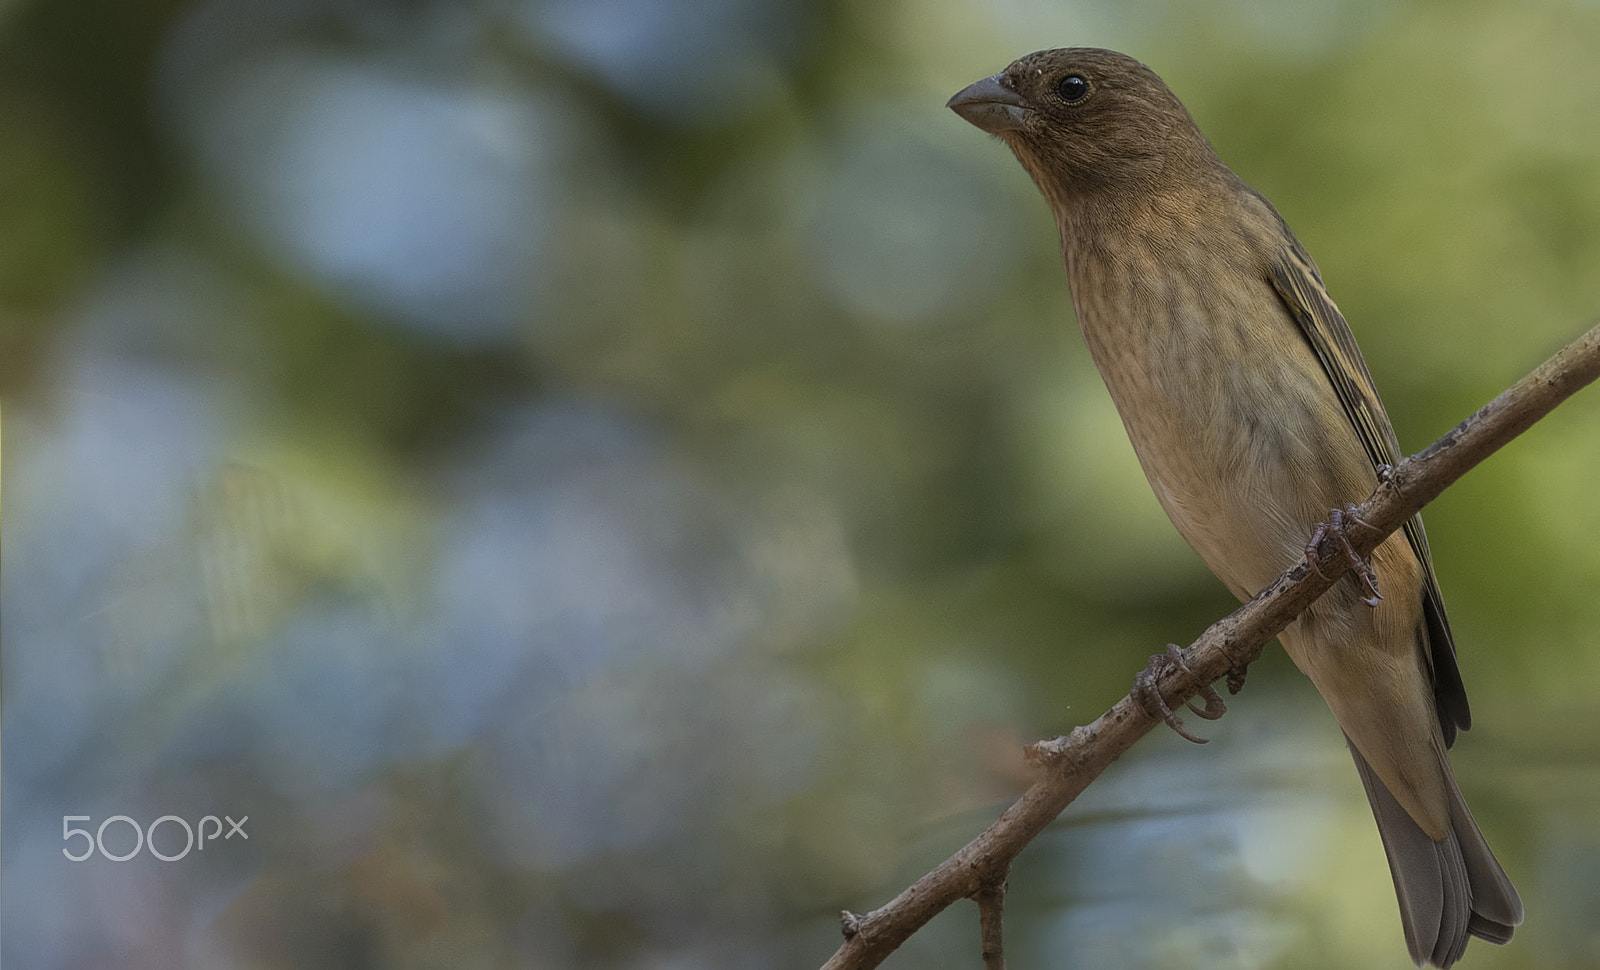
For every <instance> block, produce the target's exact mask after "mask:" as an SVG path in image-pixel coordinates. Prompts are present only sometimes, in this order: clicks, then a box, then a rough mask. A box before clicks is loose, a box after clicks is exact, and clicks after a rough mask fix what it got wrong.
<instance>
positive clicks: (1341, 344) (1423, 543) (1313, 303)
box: [1272, 237, 1472, 747]
mask: <svg viewBox="0 0 1600 970" xmlns="http://www.w3.org/2000/svg"><path fill="white" fill-rule="evenodd" d="M1291 238H1293V237H1291ZM1272 285H1273V287H1274V289H1276V290H1277V292H1278V297H1279V299H1281V300H1282V301H1283V305H1284V308H1285V309H1287V310H1288V311H1289V315H1290V316H1291V317H1292V318H1293V319H1294V322H1295V325H1296V326H1298V327H1299V328H1300V332H1301V333H1302V334H1303V335H1304V336H1305V338H1306V341H1307V342H1308V343H1309V344H1310V345H1311V349H1312V350H1313V351H1315V352H1316V355H1317V359H1318V360H1320V361H1321V362H1322V369H1323V371H1325V372H1326V373H1327V375H1328V380H1329V382H1330V383H1332V384H1333V388H1334V391H1335V392H1337V393H1338V395H1339V402H1340V404H1342V405H1343V406H1344V413H1345V416H1346V417H1348V418H1349V419H1350V424H1351V425H1352V426H1353V427H1354V428H1355V430H1356V434H1357V436H1359V437H1360V439H1361V444H1362V446H1363V447H1364V448H1366V451H1367V457H1368V458H1370V459H1371V460H1372V466H1373V468H1374V469H1376V468H1378V467H1379V466H1383V465H1389V466H1393V465H1394V463H1395V462H1396V461H1398V460H1399V455H1400V443H1399V441H1398V439H1396V438H1395V434H1394V427H1393V426H1392V425H1391V424H1390V423H1389V416H1388V414H1386V413H1385V412H1384V410H1383V402H1382V401H1380V400H1379V399H1378V392H1377V389H1376V388H1375V387H1374V385H1373V382H1372V374H1371V373H1370V372H1369V371H1368V370H1367V362H1366V360H1365V359H1363V358H1362V356H1361V350H1360V348H1359V347H1357V346H1356V340H1355V336H1354V335H1353V334H1351V333H1350V327H1349V325H1348V324H1346V323H1345V320H1344V316H1343V315H1342V314H1341V313H1340V312H1339V308H1338V307H1336V306H1334V303H1333V300H1332V299H1330V298H1329V296H1328V291H1327V290H1326V289H1325V288H1324V287H1323V285H1322V274H1320V273H1319V272H1318V271H1317V266H1316V263H1314V262H1313V261H1312V259H1311V256H1310V254H1308V253H1307V252H1306V251H1305V249H1304V248H1303V247H1302V246H1301V245H1300V243H1299V242H1298V241H1296V242H1295V243H1294V245H1293V247H1292V248H1290V249H1289V250H1288V251H1286V252H1284V253H1283V254H1282V255H1281V258H1279V259H1278V260H1277V261H1275V262H1274V263H1273V266H1272ZM1405 535H1406V540H1407V541H1408V542H1410V544H1411V549H1412V551H1413V552H1414V553H1415V554H1416V556H1417V559H1418V561H1420V562H1421V563H1422V572H1423V577H1424V582H1423V616H1424V620H1425V622H1426V623H1427V627H1428V647H1429V649H1428V651H1427V652H1426V653H1425V654H1424V657H1425V658H1426V660H1427V663H1428V668H1429V673H1430V674H1431V676H1432V679H1433V697H1434V708H1435V710H1436V711H1437V712H1438V715H1439V727H1440V729H1441V730H1442V731H1443V732H1444V741H1445V746H1446V747H1448V746H1450V745H1451V744H1453V743H1454V742H1455V739H1456V731H1457V729H1460V730H1466V729H1467V728H1469V727H1471V726H1472V714H1471V711H1470V710H1469V708H1468V706H1467V694H1466V689H1465V688H1464V687H1463V686H1462V683H1461V670H1460V668H1459V667H1458V666H1457V665H1456V648H1455V638H1454V636H1452V634H1451V632H1450V620H1449V618H1448V617H1447V616H1446V615H1445V611H1444V599H1443V597H1441V596H1440V594H1439V583H1438V580H1437V579H1436V578H1435V577H1434V574H1433V556H1432V554H1431V553H1430V552H1429V551H1428V534H1427V533H1426V532H1424V531H1423V528H1422V516H1421V515H1416V516H1412V518H1411V520H1410V521H1409V522H1407V523H1406V524H1405Z"/></svg>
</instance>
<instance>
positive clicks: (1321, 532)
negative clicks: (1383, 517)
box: [1306, 505, 1383, 606]
mask: <svg viewBox="0 0 1600 970" xmlns="http://www.w3.org/2000/svg"><path fill="white" fill-rule="evenodd" d="M1346 520H1348V521H1350V522H1354V523H1355V524H1356V525H1359V526H1365V527H1366V528H1368V529H1370V528H1372V526H1371V525H1370V524H1368V523H1366V522H1364V521H1362V520H1361V519H1360V518H1359V517H1358V516H1357V515H1356V507H1355V506H1354V505H1347V506H1345V507H1344V508H1343V509H1342V510H1341V509H1332V510H1330V512H1329V514H1328V521H1326V522H1319V523H1317V527H1316V528H1315V529H1313V530H1311V541H1310V542H1308V543H1306V565H1308V566H1310V567H1311V569H1312V571H1314V572H1315V573H1316V574H1317V575H1318V576H1321V577H1322V578H1323V579H1327V578H1328V576H1327V574H1326V573H1324V572H1323V571H1322V570H1321V569H1320V568H1318V563H1319V562H1320V561H1321V560H1322V553H1321V552H1319V551H1317V547H1318V546H1320V545H1322V540H1323V539H1327V538H1330V537H1331V538H1332V539H1333V540H1334V541H1335V542H1337V543H1338V544H1339V546H1340V548H1342V549H1343V550H1344V555H1345V558H1346V559H1348V560H1349V561H1350V571H1351V572H1353V573H1355V575H1356V581H1357V582H1359V583H1360V584H1361V591H1362V593H1363V594H1365V595H1363V596H1362V597H1361V599H1362V600H1363V601H1365V602H1366V604H1367V605H1368V606H1377V605H1378V601H1379V600H1381V599H1383V594H1382V593H1380V592H1378V574H1377V573H1376V572H1374V571H1373V569H1372V566H1371V564H1370V563H1368V562H1367V561H1366V560H1365V559H1362V558H1361V556H1360V554H1358V553H1357V552H1356V548H1355V546H1353V545H1351V544H1350V536H1349V535H1348V533H1346V531H1345V529H1346V526H1345V522H1346Z"/></svg>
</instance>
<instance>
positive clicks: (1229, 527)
mask: <svg viewBox="0 0 1600 970" xmlns="http://www.w3.org/2000/svg"><path fill="white" fill-rule="evenodd" d="M1185 259H1186V262H1184V261H1183V260H1179V262H1181V263H1183V265H1181V266H1177V267H1175V266H1174V265H1173V261H1172V260H1170V259H1169V260H1168V261H1166V262H1163V261H1161V260H1159V259H1154V260H1150V261H1144V260H1141V259H1130V258H1122V259H1119V260H1113V261H1110V262H1107V263H1098V264H1097V263H1093V262H1091V263H1088V264H1081V263H1080V264H1079V265H1073V261H1072V260H1070V259H1069V261H1068V269H1069V274H1070V275H1071V277H1072V291H1073V302H1074V306H1075V307H1076V310H1077V315H1078V321H1079V324H1080V326H1081V327H1082V329H1083V333H1084V337H1085V339H1086V341H1087V343H1088V346H1089V350H1090V353H1091V355H1092V356H1093V357H1094V360H1095V364H1096V366H1097V367H1098V368H1099V370H1100V374H1101V376H1102V377H1103V378H1104V380H1105V383H1106V387H1107V388H1108V389H1109V390H1110V392H1111V396H1112V399H1113V400H1114V401H1115V403H1116V406H1117V410H1118V412H1119V413H1120V415H1121V416H1122V421H1123V424H1124V426H1125V427H1126V429H1127V432H1128V437H1129V439H1130V440H1131V442H1132V444H1133V448H1134V451H1135V453H1136V454H1137V455H1138V458H1139V462H1140V464H1141V465H1142V466H1143V468H1144V472H1145V475H1146V477H1147V478H1148V479H1149V481H1150V484H1151V487H1152V488H1153V489H1154V490H1155V493H1156V497H1157V499H1158V500H1159V501H1160V502H1161V505H1162V507H1163V508H1164V509H1165V510H1166V512H1167V515H1168V516H1169V517H1170V518H1171V519H1172V522H1173V524H1174V525H1175V526H1176V527H1177V529H1178V531H1179V532H1180V533H1181V534H1182V535H1183V537H1184V538H1185V539H1186V540H1187V541H1188V542H1189V544H1190V545H1191V546H1192V547H1194V549H1195V551H1196V552H1197V553H1199V555H1200V557H1201V558H1202V559H1203V560H1204V561H1205V562H1206V564H1207V565H1208V566H1210V567H1211V569H1212V571H1213V572H1215V573H1216V574H1217V575H1218V577H1219V578H1221V579H1222V580H1223V581H1224V582H1225V583H1226V584H1227V585H1228V586H1229V588H1230V589H1232V590H1233V592H1234V593H1235V594H1237V595H1239V596H1240V597H1241V598H1243V597H1247V596H1249V595H1250V594H1252V593H1254V592H1255V590H1257V589H1259V588H1260V587H1261V586H1263V585H1265V584H1266V583H1267V582H1269V581H1270V580H1271V579H1272V578H1273V577H1275V576H1276V575H1278V573H1280V572H1281V571H1282V570H1283V569H1284V568H1286V567H1287V566H1288V565H1289V564H1290V563H1292V562H1293V561H1294V560H1295V558H1297V557H1298V556H1299V555H1300V554H1301V553H1302V552H1303V549H1304V544H1305V540H1306V535H1307V533H1308V531H1309V529H1310V528H1311V526H1312V525H1313V524H1314V523H1315V522H1317V521H1319V520H1320V519H1321V518H1323V517H1325V516H1326V514H1327V511H1328V509H1330V508H1333V507H1336V506H1341V505H1343V504H1345V503H1347V502H1353V501H1359V500H1360V499H1361V498H1364V497H1365V495H1366V494H1367V491H1368V490H1370V488H1371V486H1372V484H1373V483H1374V482H1375V476H1374V474H1373V472H1372V469H1371V465H1370V462H1369V460H1368V459H1367V457H1366V454H1365V451H1364V449H1363V448H1362V446H1361V443H1360V440H1359V438H1358V437H1357V435H1356V433H1355V431H1354V429H1353V428H1352V427H1351V426H1350V423H1349V421H1348V419H1347V418H1345V416H1344V413H1343V409H1342V407H1341V406H1340V404H1339V401H1338V397H1337V395H1336V394H1335V392H1334V389H1333V386H1332V384H1331V383H1330V382H1329V380H1328V378H1327V376H1326V374H1325V373H1324V371H1323V369H1322V365H1321V362H1320V361H1319V360H1318V359H1317V358H1316V355H1315V353H1314V352H1313V351H1312V350H1311V348H1310V346H1309V345H1308V344H1307V342H1306V340H1305V339H1304V337H1302V336H1301V334H1300V332H1299V330H1298V329H1297V327H1296V325H1295V323H1294V321H1293V320H1292V319H1291V318H1290V317H1289V315H1288V313H1287V311H1286V310H1285V309H1284V308H1283V306H1282V305H1281V303H1280V302H1279V300H1278V298H1277V295H1276V293H1275V291H1274V290H1273V289H1272V286H1271V284H1270V283H1269V282H1268V281H1267V278H1266V275H1265V273H1252V272H1250V271H1248V270H1244V269H1240V268H1237V267H1235V266H1232V265H1229V264H1228V263H1227V262H1225V261H1221V260H1218V259H1217V258H1216V254H1214V253H1207V252H1204V251H1202V252H1199V253H1197V254H1190V255H1188V256H1186V257H1185Z"/></svg>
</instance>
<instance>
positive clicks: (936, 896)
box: [823, 325, 1600, 970]
mask: <svg viewBox="0 0 1600 970" xmlns="http://www.w3.org/2000/svg"><path fill="white" fill-rule="evenodd" d="M1596 377H1600V325H1596V326H1594V327H1592V328H1591V329H1590V330H1589V331H1588V332H1587V333H1585V334H1583V336H1581V337H1579V338H1578V339H1577V340H1574V341H1573V342H1572V343H1570V344H1568V345H1567V346H1566V347H1564V348H1562V349H1561V350H1560V351H1558V352H1557V353H1556V354H1555V356H1553V357H1551V358H1550V359H1549V360H1547V361H1545V362H1544V363H1543V364H1541V365H1539V367H1538V368H1537V369H1535V370H1534V371H1533V373H1531V374H1529V375H1528V376H1527V377H1524V378H1523V379H1522V380H1520V381H1518V382H1517V383H1516V384H1514V385H1512V387H1511V388H1509V389H1508V390H1507V391H1506V392H1505V393H1503V394H1501V395H1500V396H1499V397H1497V398H1495V399H1494V400H1493V401H1490V402H1489V403H1488V404H1486V405H1484V406H1483V407H1482V408H1480V409H1479V410H1478V412H1477V413H1476V414H1473V415H1472V416H1471V417H1469V418H1467V419H1466V420H1465V421H1463V422H1461V423H1460V424H1459V425H1457V426H1456V427H1455V428H1453V429H1451V431H1450V432H1449V433H1447V434H1445V435H1444V436H1443V437H1441V438H1440V439H1439V440H1438V441H1435V442H1434V443H1433V444H1431V445H1429V446H1428V447H1426V448H1424V449H1422V450H1421V451H1419V452H1418V453H1417V454H1415V455H1413V456H1411V457H1410V458H1406V459H1404V460H1403V461H1401V462H1400V463H1399V464H1398V465H1396V466H1395V467H1394V469H1393V471H1392V473H1391V474H1389V475H1388V477H1387V478H1385V479H1384V481H1383V482H1382V483H1381V484H1380V485H1379V486H1378V488H1377V490H1376V491H1374V492H1373V493H1372V496H1371V497H1370V498H1368V499H1367V501H1366V502H1365V503H1363V504H1362V505H1360V506H1359V507H1358V508H1357V509H1356V517H1357V518H1358V519H1360V520H1361V522H1364V523H1366V527H1363V526H1361V525H1355V526H1352V527H1351V528H1350V529H1349V530H1348V532H1349V535H1350V537H1351V540H1352V544H1353V545H1354V546H1355V548H1356V551H1357V552H1358V553H1360V554H1361V555H1363V556H1364V555H1367V554H1369V553H1371V552H1372V550H1373V549H1374V548H1375V547H1376V546H1377V545H1378V543H1380V542H1382V541H1383V540H1384V538H1386V537H1387V536H1388V535H1389V534H1390V533H1391V532H1393V531H1394V530H1396V529H1398V528H1400V526H1401V525H1403V524H1404V523H1405V521H1406V520H1407V519H1409V518H1411V516H1413V515H1415V514H1416V513H1417V512H1419V511H1420V510H1421V509H1422V507H1423V506H1425V505H1427V504H1428V503H1429V502H1431V501H1433V500H1434V499H1435V498H1437V497H1438V496H1439V494H1440V493H1441V492H1443V491H1444V490H1445V489H1446V488H1448V487H1450V485H1452V484H1453V483H1454V482H1455V481H1456V480H1457V479H1459V478H1460V477H1461V476H1462V475H1464V474H1466V472H1467V471H1469V470H1470V469H1471V468H1473V467H1474V466H1475V465H1477V464H1478V463H1479V462H1481V461H1483V460H1484V459H1485V458H1487V457H1488V456H1489V455H1491V454H1493V453H1494V452H1495V451H1497V450H1498V449H1500V448H1501V447H1502V446H1504V445H1505V444H1506V443H1507V442H1508V441H1510V440H1511V439H1512V438H1515V437H1516V436H1517V435H1519V434H1521V433H1522V432H1524V431H1526V430H1527V429H1528V428H1529V427H1531V426H1532V425H1533V424H1534V423H1535V422H1537V421H1538V420H1539V419H1540V418H1542V417H1544V416H1545V415H1546V414H1548V413H1550V411H1551V410H1553V409H1554V408H1555V407H1556V405H1558V404H1560V403H1561V402H1562V401H1564V400H1566V399H1567V398H1568V397H1571V396H1572V395H1573V394H1574V393H1575V392H1577V391H1578V389H1580V388H1582V387H1583V386H1585V385H1586V384H1589V383H1590V382H1592V381H1594V380H1595V379H1596ZM1323 568H1324V571H1325V572H1326V573H1327V575H1326V576H1323V575H1319V574H1318V573H1317V572H1315V571H1313V570H1311V569H1309V568H1307V566H1306V564H1304V563H1301V564H1299V565H1297V566H1295V567H1294V568H1293V569H1290V570H1289V571H1288V572H1286V573H1284V574H1283V575H1282V576H1279V577H1278V578H1277V580H1275V581H1274V582H1273V583H1272V584H1271V585H1270V586H1268V587H1267V588H1266V589H1264V590H1262V591H1261V592H1259V593H1257V594H1256V595H1255V597H1254V598H1252V599H1251V600H1250V601H1249V602H1248V603H1246V604H1244V605H1243V606H1241V607H1240V608H1239V609H1237V610H1235V611H1234V612H1233V613H1231V614H1229V615H1228V616H1225V617H1223V618H1222V619H1220V620H1218V621H1217V622H1215V623H1213V624H1212V625H1211V626H1210V627H1209V628H1208V629H1207V630H1206V631H1205V632H1204V633H1202V634H1201V635H1200V637H1199V638H1198V639H1197V640H1195V641H1194V643H1192V644H1191V645H1190V647H1189V649H1188V651H1186V652H1185V654H1184V659H1185V660H1186V661H1187V662H1188V665H1189V667H1190V669H1191V670H1193V671H1194V673H1195V674H1196V675H1197V676H1198V679H1199V681H1201V682H1203V683H1208V684H1209V683H1212V682H1213V681H1216V680H1217V679H1219V678H1221V677H1223V676H1224V675H1228V676H1230V679H1232V678H1233V677H1235V676H1239V675H1241V673H1242V671H1243V670H1244V668H1245V667H1246V666H1248V665H1249V664H1251V663H1252V662H1254V661H1255V659H1256V658H1257V657H1259V656H1260V655H1261V650H1262V648H1263V647H1264V646H1265V645H1266V643H1267V641H1268V640H1270V639H1272V638H1273V637H1274V636H1277V634H1278V632H1279V631H1281V630H1282V629H1283V628H1284V627H1286V626H1288V625H1289V624H1290V623H1291V622H1293V620H1294V619H1295V617H1297V616H1299V615H1300V614H1301V613H1302V612H1304V611H1305V609H1306V608H1307V607H1308V606H1310V605H1311V604H1312V603H1313V602H1315V600H1316V599H1317V597H1319V596H1321V595H1322V594H1323V593H1325V592H1327V591H1328V589H1329V588H1330V587H1332V586H1333V584H1334V582H1335V581H1337V580H1338V579H1339V578H1340V577H1341V576H1343V575H1344V573H1345V571H1346V570H1347V569H1348V568H1349V564H1348V562H1347V561H1346V560H1345V558H1344V557H1343V556H1337V555H1331V554H1330V555H1329V556H1327V557H1326V558H1325V560H1324V567H1323ZM1158 687H1159V688H1160V690H1161V693H1162V696H1164V697H1165V698H1166V699H1167V702H1168V704H1169V705H1170V706H1172V707H1173V708H1176V707H1177V706H1178V705H1180V704H1183V703H1185V702H1186V701H1188V699H1189V698H1190V697H1193V696H1194V695H1195V693H1196V688H1195V686H1194V681H1193V680H1191V679H1190V678H1189V677H1188V676H1186V675H1184V674H1182V673H1181V672H1179V671H1176V670H1173V671H1170V672H1169V673H1168V674H1167V675H1164V676H1163V677H1162V678H1161V681H1160V683H1159V684H1158ZM1157 723H1159V722H1157V721H1156V720H1155V719H1153V718H1152V717H1150V715H1148V714H1146V713H1145V711H1144V709H1143V707H1142V706H1141V705H1140V704H1139V702H1138V701H1136V700H1135V699H1134V698H1133V696H1132V695H1128V696H1124V697H1123V698H1122V699H1121V700H1119V701H1117V703H1116V704H1115V705H1114V706H1112V708H1111V709H1110V710H1108V711H1106V712H1105V713H1104V714H1102V715H1100V717H1098V718H1096V719H1095V721H1094V722H1093V723H1091V724H1089V725H1087V726H1084V727H1079V728H1075V729H1073V731H1072V733H1071V734H1069V735H1067V736H1066V737H1061V738H1055V739H1052V740H1049V741H1041V742H1039V743H1037V744H1034V745H1032V746H1031V747H1030V748H1029V749H1028V754H1029V757H1030V758H1031V760H1033V762H1034V763H1035V765H1037V766H1038V768H1039V769H1040V778H1039V780H1038V781H1036V782H1034V784H1033V786H1032V787H1030V788H1029V789H1028V790H1027V791H1026V792H1024V793H1023V795H1022V797H1021V798H1019V799H1018V800H1017V801H1016V802H1015V803H1014V804H1013V805H1012V806H1011V807H1010V808H1008V809H1006V810H1005V812H1004V813H1002V814H1001V816H1000V817H999V818H998V819H996V820H995V822H994V824H993V825H991V826H989V828H988V830H987V831H985V832H984V833H983V834H982V835H980V836H978V837H977V838H976V839H973V840H972V841H971V842H969V843H968V844H967V845H966V846H964V847H963V848H962V849H960V850H959V851H957V852H956V854H955V855H953V856H951V857H950V858H948V859H946V860H945V861H944V862H942V863H940V864H939V865H938V866H937V867H936V868H935V869H934V870H933V871H931V872H929V873H928V874H927V875H925V876H923V877H922V878H920V879H918V880H917V881H916V882H915V883H913V884H912V885H911V886H909V887H908V888H906V889H905V890H904V891H903V892H901V893H900V895H898V896H896V897H895V898H894V899H892V900H890V901H889V902H888V903H886V904H885V905H883V906H882V907H880V908H878V909H875V910H873V911H872V912H870V913H868V914H866V915H865V916H855V915H853V914H852V915H850V917H849V919H848V920H847V929H846V939H845V942H844V944H843V945H842V946H840V947H839V949H838V950H837V951H836V952H835V953H834V954H833V956H832V957H831V958H829V960H828V962H827V963H825V964H823V970H846V968H849V970H859V968H866V967H875V966H877V965H878V964H880V963H881V962H883V960H884V958H885V957H887V956H888V955H889V954H890V953H892V952H894V950H895V949H896V948H897V947H899V946H900V944H901V943H903V942H905V940H906V939H907V938H908V937H910V936H911V934H913V933H915V932H916V931H917V930H918V929H920V928H921V927H922V926H923V925H924V924H926V923H927V922H928V920H930V919H932V918H933V917H934V916H935V915H936V914H938V913H939V912H941V911H943V910H944V909H945V908H946V907H948V906H950V905H951V904H952V903H954V902H955V901H956V900H958V899H963V898H966V897H973V898H977V897H978V894H980V893H982V892H984V891H985V888H986V887H989V886H995V885H999V884H1000V883H1001V882H1003V880H1004V879H1005V876H1006V873H1007V872H1008V871H1009V870H1010V867H1011V863H1012V860H1014V859H1015V858H1016V857H1017V854H1018V853H1020V852H1021V851H1022V850H1023V848H1024V847H1025V846H1027V844H1028V843H1029V842H1031V841H1033V839H1034V838H1035V837H1036V836H1037V835H1038V834H1039V833H1040V832H1042V831H1044V829H1045V827H1046V826H1047V825H1049V824H1050V823H1051V821H1053V820H1054V819H1055V817H1056V816H1057V815H1059V814H1060V813H1061V811H1062V809H1064V808H1066V807H1067V805H1069V804H1071V802H1072V800H1073V799H1074V798H1076V797H1077V796H1078V794H1079V793H1080V792H1082V791H1083V790H1084V789H1085V788H1087V787H1088V785H1089V783H1090V782H1092V781H1093V780H1094V779H1095V778H1096V777H1098V776H1099V775H1100V773H1101V772H1103V771H1104V770H1105V769H1106V768H1107V767H1109V766H1110V765H1111V763H1112V762H1114V761H1116V760H1117V758H1118V757H1120V756H1121V755H1122V753H1123V752H1125V751H1127V750H1128V749H1129V748H1130V747H1132V746H1133V743H1134V742H1135V741H1137V740H1139V738H1141V737H1143V736H1144V735H1145V733H1146V732H1148V731H1149V730H1150V729H1151V728H1152V727H1154V726H1155V725H1156V724H1157ZM982 911H983V907H982V905H981V903H980V913H981V912H982ZM994 914H995V915H994V918H995V919H996V920H998V919H999V906H998V904H997V905H996V906H995V907H994ZM984 936H985V940H986V941H987V939H988V934H987V930H986V931H985V934H984ZM998 938H999V937H998V929H997V930H996V939H997V940H998ZM986 949H987V947H986Z"/></svg>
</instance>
